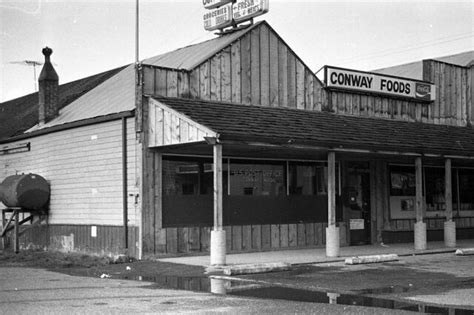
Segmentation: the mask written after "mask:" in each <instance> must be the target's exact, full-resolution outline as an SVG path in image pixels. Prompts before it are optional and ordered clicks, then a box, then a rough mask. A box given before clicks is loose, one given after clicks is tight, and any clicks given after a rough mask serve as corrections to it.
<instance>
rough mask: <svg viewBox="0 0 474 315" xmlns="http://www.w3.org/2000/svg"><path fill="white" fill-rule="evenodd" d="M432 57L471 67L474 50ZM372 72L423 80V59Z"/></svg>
mask: <svg viewBox="0 0 474 315" xmlns="http://www.w3.org/2000/svg"><path fill="white" fill-rule="evenodd" d="M431 59H432V60H436V61H440V62H445V63H449V64H453V65H457V66H462V67H470V66H472V65H473V63H474V50H472V51H467V52H463V53H460V54H455V55H450V56H444V57H438V58H431ZM372 72H376V73H383V74H390V75H395V76H400V77H405V78H412V79H417V80H423V61H416V62H411V63H406V64H402V65H398V66H393V67H388V68H382V69H377V70H373V71H372Z"/></svg>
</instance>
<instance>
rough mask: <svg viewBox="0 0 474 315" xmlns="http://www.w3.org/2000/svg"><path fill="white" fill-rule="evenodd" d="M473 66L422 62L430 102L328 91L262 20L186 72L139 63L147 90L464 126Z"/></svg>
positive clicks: (470, 111) (470, 113) (471, 111)
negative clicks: (430, 92)
mask: <svg viewBox="0 0 474 315" xmlns="http://www.w3.org/2000/svg"><path fill="white" fill-rule="evenodd" d="M473 76H474V67H471V68H466V67H460V66H455V65H450V64H447V63H442V62H438V61H433V60H426V61H424V62H423V78H424V80H427V81H431V82H433V83H434V84H435V85H436V89H437V91H436V93H437V97H436V101H435V102H433V103H422V102H416V101H411V100H406V99H400V98H390V97H385V96H373V95H364V94H358V93H350V92H341V91H339V92H337V91H329V90H325V89H324V88H323V85H322V83H321V82H320V81H319V80H318V79H317V78H316V76H315V75H314V74H313V73H312V71H311V69H309V68H307V67H306V66H305V64H304V63H303V61H301V60H300V59H299V58H298V56H297V55H296V54H295V53H294V52H293V51H292V50H291V48H289V47H288V46H287V45H286V44H285V43H284V41H283V40H282V39H281V38H280V37H279V36H278V35H277V34H276V33H275V32H273V31H272V30H271V29H270V28H269V27H268V26H267V25H264V24H263V25H261V26H260V27H258V28H255V29H253V30H252V31H251V32H250V33H248V34H246V35H244V36H243V37H241V38H240V39H238V40H237V41H236V42H234V43H233V44H232V45H231V46H229V47H227V48H225V49H223V50H222V51H220V52H218V53H217V54H216V55H215V56H214V57H212V58H210V59H209V60H207V61H205V62H203V63H202V64H201V65H199V66H198V67H196V68H195V69H193V70H191V71H177V70H173V69H165V68H159V67H151V66H146V65H145V66H144V81H145V83H144V86H145V88H144V91H145V94H149V95H163V96H171V97H173V96H178V97H191V98H199V99H204V100H218V101H230V102H236V103H243V104H253V105H264V106H282V107H289V108H298V109H305V110H318V111H319V110H328V111H332V112H334V113H339V114H345V115H354V116H367V117H380V118H386V119H397V120H405V121H419V122H425V123H435V124H448V125H458V126H465V125H466V124H467V122H468V121H470V122H473V121H474V106H473V105H472V100H473V98H474V96H473V93H474V92H473V90H474V88H473Z"/></svg>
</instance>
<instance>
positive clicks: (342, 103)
mask: <svg viewBox="0 0 474 315" xmlns="http://www.w3.org/2000/svg"><path fill="white" fill-rule="evenodd" d="M327 94H328V99H327V102H328V109H329V110H330V111H332V112H334V113H337V114H344V115H352V116H362V117H378V118H385V119H397V120H405V121H422V122H429V121H428V111H429V107H430V106H431V105H429V103H428V104H427V103H418V102H413V101H408V100H404V99H395V98H388V97H382V96H374V95H363V94H358V93H350V92H342V91H339V92H338V91H328V92H327Z"/></svg>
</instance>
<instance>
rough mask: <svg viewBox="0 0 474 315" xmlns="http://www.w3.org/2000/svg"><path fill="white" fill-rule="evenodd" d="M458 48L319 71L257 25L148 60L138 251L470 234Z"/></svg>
mask: <svg viewBox="0 0 474 315" xmlns="http://www.w3.org/2000/svg"><path fill="white" fill-rule="evenodd" d="M461 55H462V58H458V59H456V58H454V57H453V58H454V59H450V61H451V62H446V61H443V60H442V59H439V60H438V59H433V60H424V61H422V62H421V61H420V63H419V64H417V67H418V68H417V69H418V70H419V71H418V72H419V73H418V74H417V76H416V77H414V76H413V75H410V76H403V75H399V74H397V75H396V76H391V75H390V69H383V70H380V71H376V72H374V73H367V72H360V71H354V70H349V69H340V68H336V67H327V68H326V79H325V80H321V79H319V78H318V77H317V76H316V75H315V74H314V73H313V72H312V71H311V70H310V69H309V68H308V67H307V66H306V65H305V64H304V62H303V61H302V60H301V59H300V58H299V57H298V56H297V55H296V54H295V52H294V51H293V50H292V49H291V48H290V47H288V46H287V45H286V43H285V42H284V41H283V39H282V38H280V36H279V35H278V34H277V33H276V32H275V31H274V30H273V29H272V28H271V27H270V25H268V24H267V23H266V22H259V23H255V24H253V25H251V26H249V27H247V28H245V29H241V30H238V31H236V32H233V33H231V34H226V35H223V36H220V37H217V38H215V39H213V40H210V41H207V42H203V43H200V44H197V45H193V46H188V47H184V48H182V49H179V50H176V51H173V52H170V53H167V54H163V55H160V56H157V57H154V58H150V59H146V60H143V61H142V63H141V65H140V66H141V67H140V80H139V85H138V91H139V94H138V95H140V97H138V100H137V101H134V100H133V97H134V94H133V93H134V92H133V89H134V88H135V86H134V85H133V83H132V84H130V86H128V85H127V86H128V88H131V94H130V95H129V94H127V102H126V103H125V102H123V103H121V104H123V106H122V107H121V109H120V110H121V111H119V112H122V113H123V112H125V111H126V112H127V113H128V114H127V115H130V116H131V117H134V120H135V123H134V124H132V123H131V122H129V123H128V124H126V126H127V128H128V129H127V130H128V133H127V135H128V136H127V139H128V142H127V143H128V151H127V152H128V158H129V159H128V162H127V163H126V165H128V178H126V181H127V182H128V183H129V184H128V191H129V193H128V195H127V196H128V197H127V198H128V199H127V200H128V207H129V209H134V210H133V211H130V213H129V214H128V216H129V218H128V220H129V223H130V225H129V229H130V231H132V230H133V232H131V234H132V235H133V241H131V244H132V245H131V247H134V251H133V252H134V253H136V255H137V256H138V257H144V256H155V255H176V254H181V253H209V252H210V253H211V263H214V264H222V263H225V254H226V253H232V252H253V251H264V250H279V249H288V248H303V247H315V246H326V249H327V254H328V256H337V255H338V254H339V246H349V245H359V244H377V243H382V242H383V243H393V242H414V246H415V248H417V249H423V248H426V246H427V242H430V241H434V240H445V241H446V244H447V245H448V246H455V242H456V239H461V238H473V237H474V199H473V195H474V194H473V192H474V130H473V129H472V122H473V121H474V106H473V104H472V100H473V90H474V89H473V82H472V78H473V74H474V68H473V66H472V60H473V59H474V58H473V52H469V53H466V54H461ZM466 56H468V57H467V58H466ZM469 56H470V59H469ZM461 59H462V62H460V61H459V60H461ZM468 59H469V60H468ZM455 60H456V61H455ZM414 68H415V67H411V68H410V69H414ZM392 70H396V69H395V68H394V69H392ZM123 73H124V72H123ZM332 73H336V74H334V75H331V74H332ZM338 73H339V74H338ZM394 74H396V73H394ZM131 75H132V76H131V77H130V78H131V79H132V80H129V81H133V72H132V73H131ZM351 75H352V77H351ZM127 78H128V76H127ZM130 78H129V79H130ZM331 80H332V82H331ZM377 80H378V81H377ZM123 81H124V80H122V81H120V82H123ZM127 82H128V81H127ZM376 82H378V83H377V86H378V87H380V88H384V89H385V90H391V91H376V90H370V89H369V88H373V87H375V86H376ZM130 83H131V82H130ZM410 84H413V86H412V85H410ZM341 85H346V86H341ZM415 86H417V88H416V89H415V88H414V87H415ZM418 86H419V87H418ZM101 88H103V89H105V88H107V85H106V87H103V86H102V87H101ZM114 88H116V85H114V84H110V85H109V87H108V89H114ZM427 88H429V93H426V89H427ZM109 91H110V90H109ZM393 91H395V92H396V93H388V92H393ZM416 92H418V94H416ZM105 93H107V90H104V91H103V92H102V93H98V92H97V91H95V92H91V93H88V94H89V95H90V97H89V99H88V100H87V102H86V101H84V104H85V105H84V106H86V107H87V106H89V107H91V108H92V107H93V106H94V99H95V98H94V97H96V98H97V99H101V97H103V95H104V94H105ZM121 93H122V94H123V93H124V92H123V91H122V92H121ZM397 93H398V94H397ZM130 96H131V97H130ZM109 103H110V102H108V103H107V104H109ZM65 108H67V106H66V107H65ZM77 108H79V107H77ZM83 109H84V107H83ZM114 110H115V111H116V109H114ZM71 111H73V110H72V109H71ZM103 114H104V115H105V114H107V115H110V112H109V113H103ZM71 115H72V114H70V116H71ZM95 115H97V113H95ZM70 116H69V117H70ZM130 116H126V120H130ZM94 117H95V116H94ZM60 118H61V115H60V116H59V117H58V119H60ZM46 127H48V126H47V125H46ZM122 127H123V125H122ZM43 128H44V127H43ZM134 134H135V135H137V137H136V138H134V137H133V136H130V135H134ZM99 138H100V137H99ZM131 152H134V154H135V155H133V156H132V155H131V154H132V153H131ZM17 156H19V155H17ZM2 161H4V160H2V156H1V155H0V162H2ZM132 161H133V162H132ZM30 169H33V168H30ZM38 172H39V171H38ZM52 188H53V189H52V191H54V187H53V186H52ZM99 192H100V191H99ZM130 192H132V193H130ZM71 194H73V192H71ZM130 195H131V196H130ZM97 197H99V196H97ZM119 197H120V196H119ZM60 211H61V210H60V209H59V208H58V209H57V210H54V211H53V212H52V216H54V215H56V216H58V215H59V213H60ZM120 212H121V209H120V207H117V213H118V215H120ZM87 218H88V220H89V221H88V224H87V225H88V226H90V225H95V224H96V223H95V222H96V221H94V220H95V219H94V218H95V217H94V214H92V213H91V214H89V215H88V217H87ZM101 220H103V221H102V222H104V225H107V224H110V222H108V221H107V217H106V216H105V215H102V216H101ZM53 221H54V220H53ZM66 221H67V219H66V218H65V219H64V222H66ZM59 223H60V222H59V221H58V224H59ZM73 225H74V224H73ZM113 225H116V226H120V220H115V221H114V222H113ZM117 233H120V232H117ZM86 234H87V233H86ZM88 237H89V236H87V235H86V236H84V240H83V242H84V244H87V242H90V241H89V240H88ZM128 237H129V238H130V239H131V240H132V236H130V235H129V236H128ZM117 248H118V250H120V248H121V247H120V246H118V247H117Z"/></svg>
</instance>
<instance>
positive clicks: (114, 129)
mask: <svg viewBox="0 0 474 315" xmlns="http://www.w3.org/2000/svg"><path fill="white" fill-rule="evenodd" d="M134 126H135V124H134V119H133V118H127V143H128V146H127V151H128V157H127V167H128V174H127V175H128V193H129V194H132V196H129V197H128V211H129V216H128V218H129V226H130V228H135V226H136V224H137V213H136V211H135V198H134V196H133V195H134V194H136V193H137V192H138V189H137V187H136V176H135V175H136V173H135V171H136V165H135V164H136V163H135V161H136V155H135V154H136V150H135V145H136V140H135V127H134ZM24 142H30V143H31V150H30V151H29V152H21V153H12V154H4V155H0V181H2V180H3V179H4V178H5V177H6V176H9V175H14V174H15V173H19V174H21V173H36V174H39V175H41V176H43V177H44V178H45V179H46V180H47V181H48V182H49V183H50V185H51V201H50V211H49V214H48V223H49V224H52V225H68V226H77V225H81V226H89V227H90V225H97V226H110V228H111V229H117V231H121V227H122V225H123V204H122V122H121V120H116V121H110V122H105V123H101V124H96V125H89V126H83V127H78V128H74V129H69V130H64V131H60V132H55V133H49V134H45V135H41V136H37V137H34V138H30V139H25V140H21V141H19V143H24ZM14 144H15V143H11V144H9V145H14ZM0 207H3V204H1V203H0ZM37 231H43V230H37ZM56 231H57V230H56V229H50V230H49V237H53V236H54V233H56ZM99 231H100V229H99ZM59 232H61V231H59V230H58V233H59ZM61 233H62V232H61ZM74 233H75V232H74ZM117 233H120V232H117ZM117 235H118V234H117ZM89 236H90V233H89ZM110 236H111V240H107V242H114V244H115V243H117V244H118V242H120V241H121V238H120V237H119V238H118V239H117V237H116V235H115V234H114V233H112V234H111V235H110ZM41 237H42V236H40V235H35V237H33V238H34V239H41ZM88 246H89V245H88ZM117 246H118V245H117ZM132 246H135V241H133V243H130V247H132ZM85 248H86V247H84V249H85Z"/></svg>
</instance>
